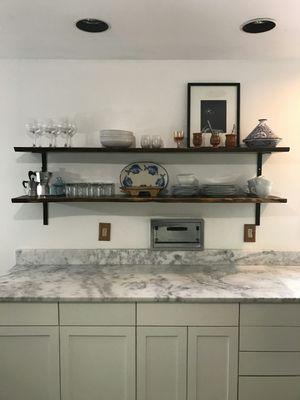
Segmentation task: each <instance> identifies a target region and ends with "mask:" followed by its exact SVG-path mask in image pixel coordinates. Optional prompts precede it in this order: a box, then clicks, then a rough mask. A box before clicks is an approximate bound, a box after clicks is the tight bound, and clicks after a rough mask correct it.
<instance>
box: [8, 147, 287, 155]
mask: <svg viewBox="0 0 300 400" xmlns="http://www.w3.org/2000/svg"><path fill="white" fill-rule="evenodd" d="M14 150H15V151H16V152H25V153H39V154H40V153H132V154H136V153H173V154H180V153H262V154H266V153H283V152H288V151H290V148H289V147H274V148H268V147H260V148H251V149H250V148H248V147H233V148H227V147H217V148H213V147H197V148H196V147H191V148H182V149H177V148H173V147H172V148H168V147H163V148H161V149H142V148H129V149H128V148H127V149H124V148H114V149H111V148H106V147H14Z"/></svg>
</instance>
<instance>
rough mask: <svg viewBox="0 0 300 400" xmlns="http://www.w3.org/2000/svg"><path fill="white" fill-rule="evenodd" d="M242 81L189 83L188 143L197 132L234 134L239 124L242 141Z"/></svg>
mask: <svg viewBox="0 0 300 400" xmlns="http://www.w3.org/2000/svg"><path fill="white" fill-rule="evenodd" d="M239 124H240V85H239V83H189V84H188V146H189V147H190V146H192V137H193V133H194V132H203V133H207V132H211V129H212V130H213V132H214V133H231V132H232V129H233V126H235V133H236V134H237V143H238V144H239Z"/></svg>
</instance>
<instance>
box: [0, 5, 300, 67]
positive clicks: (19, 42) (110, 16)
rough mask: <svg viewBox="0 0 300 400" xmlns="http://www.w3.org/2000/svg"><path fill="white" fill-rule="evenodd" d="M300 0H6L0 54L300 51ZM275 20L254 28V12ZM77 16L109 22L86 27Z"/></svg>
mask: <svg viewBox="0 0 300 400" xmlns="http://www.w3.org/2000/svg"><path fill="white" fill-rule="evenodd" d="M299 15H300V2H299V0H1V1H0V58H64V59H191V60H193V59H276V58H300V24H299ZM256 17H269V18H273V19H275V20H277V22H278V26H277V28H276V29H275V30H273V31H270V32H266V33H263V34H259V35H255V34H254V35H253V34H252V35H250V34H246V33H244V32H242V31H241V30H240V25H241V24H242V23H243V22H245V21H247V20H249V19H252V18H256ZM80 18H99V19H103V20H104V21H106V22H108V23H109V25H110V26H111V29H110V30H109V31H107V32H104V33H86V32H81V31H79V30H77V29H76V28H75V25H74V23H75V22H76V21H77V20H78V19H80Z"/></svg>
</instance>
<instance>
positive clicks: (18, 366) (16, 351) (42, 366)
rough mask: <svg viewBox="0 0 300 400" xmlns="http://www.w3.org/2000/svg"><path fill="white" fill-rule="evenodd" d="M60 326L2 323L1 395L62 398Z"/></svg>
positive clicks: (6, 398)
mask: <svg viewBox="0 0 300 400" xmlns="http://www.w3.org/2000/svg"><path fill="white" fill-rule="evenodd" d="M58 352H59V341H58V327H45V326H43V327H0V399H1V400H41V399H43V400H59V398H60V394H59V355H58Z"/></svg>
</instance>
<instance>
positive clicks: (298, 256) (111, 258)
mask: <svg viewBox="0 0 300 400" xmlns="http://www.w3.org/2000/svg"><path fill="white" fill-rule="evenodd" d="M16 263H17V265H36V266H40V265H62V266H63V265H65V266H68V265H95V266H99V265H150V266H151V265H184V266H189V265H198V266H207V265H219V266H220V265H231V264H235V265H299V266H300V251H273V250H267V251H248V250H222V249H221V250H204V251H162V250H159V251H156V250H155V251H154V250H150V249H22V250H17V252H16Z"/></svg>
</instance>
